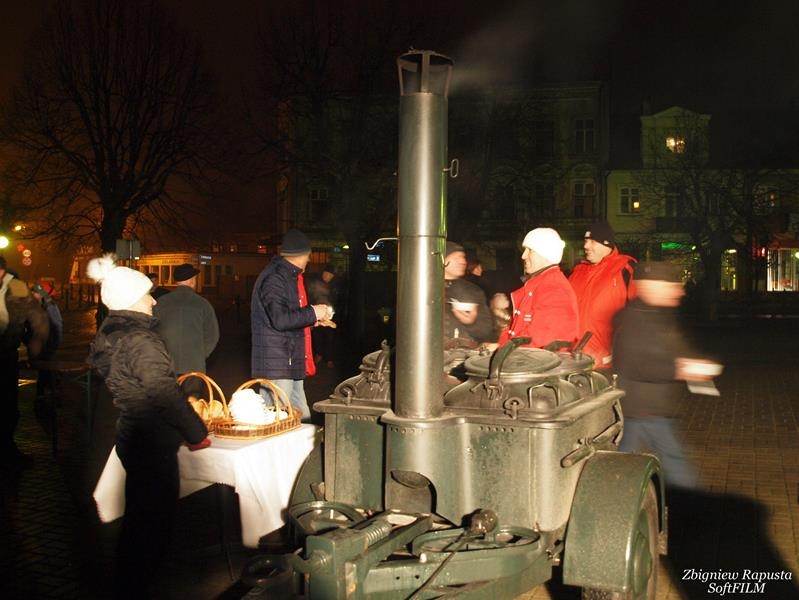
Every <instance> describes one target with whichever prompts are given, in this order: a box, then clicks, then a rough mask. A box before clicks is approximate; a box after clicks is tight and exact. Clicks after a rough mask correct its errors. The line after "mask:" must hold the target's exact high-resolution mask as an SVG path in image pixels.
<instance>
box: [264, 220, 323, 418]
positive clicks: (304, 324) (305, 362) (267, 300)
mask: <svg viewBox="0 0 799 600" xmlns="http://www.w3.org/2000/svg"><path fill="white" fill-rule="evenodd" d="M310 256H311V242H310V240H309V239H308V236H306V235H305V234H304V233H302V232H301V231H298V230H296V229H289V230H288V231H287V232H286V233H285V235H284V236H283V243H282V245H281V248H280V256H276V257H275V258H274V259H273V260H272V262H271V263H269V265H267V266H266V268H265V269H264V270H263V271H261V274H260V275H259V276H258V279H256V281H255V285H254V286H253V290H252V303H251V306H252V308H251V311H252V312H251V315H250V318H251V323H252V376H253V377H254V378H255V377H263V378H266V379H270V380H272V382H273V383H275V384H276V385H277V386H278V387H279V388H280V389H281V390H283V391H284V392H285V393H286V396H287V397H288V398H289V401H290V402H291V403H292V405H293V406H294V407H295V408H296V409H297V410H299V411H300V413H301V415H302V419H303V421H308V420H310V417H311V412H310V410H309V408H308V401H307V400H306V398H305V387H304V381H305V377H306V376H311V375H313V374H315V373H316V365H314V360H313V349H312V346H311V327H314V326H316V325H317V324H320V325H329V324H330V319H331V318H332V316H333V310H332V308H331V307H330V306H329V305H326V304H316V305H313V306H311V305H309V304H308V298H307V294H306V291H305V282H304V280H303V275H302V274H303V272H304V271H305V267H306V266H307V265H308V261H309V260H310ZM266 393H267V392H266V390H265V389H262V394H266Z"/></svg>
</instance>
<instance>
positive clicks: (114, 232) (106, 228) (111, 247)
mask: <svg viewBox="0 0 799 600" xmlns="http://www.w3.org/2000/svg"><path fill="white" fill-rule="evenodd" d="M124 230H125V217H124V216H122V215H121V214H120V213H118V212H108V211H106V212H104V214H103V222H102V224H101V226H100V249H101V250H102V252H103V253H106V252H115V251H116V248H117V240H118V239H121V238H122V232H123V231H124ZM107 315H108V308H107V307H106V306H105V304H103V302H102V300H101V298H100V295H98V299H97V312H96V313H95V314H94V320H95V323H96V325H97V329H100V325H102V324H103V320H104V319H105V317H106V316H107Z"/></svg>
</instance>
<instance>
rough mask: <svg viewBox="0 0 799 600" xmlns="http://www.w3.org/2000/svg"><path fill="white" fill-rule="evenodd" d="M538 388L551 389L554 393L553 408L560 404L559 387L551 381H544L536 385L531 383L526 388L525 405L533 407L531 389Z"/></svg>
mask: <svg viewBox="0 0 799 600" xmlns="http://www.w3.org/2000/svg"><path fill="white" fill-rule="evenodd" d="M540 388H547V389H549V390H552V392H553V393H554V394H555V408H557V407H558V406H560V388H558V386H556V385H555V384H553V383H550V382H548V381H545V382H544V383H539V384H538V385H531V386H530V387H529V388H527V405H528V406H529V407H530V408H532V407H533V390H537V389H540Z"/></svg>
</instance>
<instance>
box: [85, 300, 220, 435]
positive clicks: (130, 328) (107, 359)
mask: <svg viewBox="0 0 799 600" xmlns="http://www.w3.org/2000/svg"><path fill="white" fill-rule="evenodd" d="M157 323H158V320H157V319H156V318H155V317H151V316H149V315H146V314H144V313H139V312H134V311H129V310H112V311H110V312H109V313H108V317H106V319H105V320H104V321H103V324H102V326H101V327H100V331H98V332H97V336H96V337H95V338H94V341H93V342H92V345H91V352H90V354H89V358H88V361H87V362H88V363H89V364H90V365H92V367H93V368H94V369H95V370H96V371H97V372H98V373H99V374H100V376H101V377H102V378H103V379H104V380H105V384H106V386H107V387H108V389H109V391H110V392H111V395H112V396H113V399H114V405H115V406H116V407H118V408H119V410H120V415H119V418H118V419H117V445H119V446H125V447H128V448H137V449H138V448H141V449H145V450H148V451H149V450H152V451H158V450H161V451H163V450H176V449H177V447H178V446H179V445H180V444H181V442H183V441H184V440H185V441H187V442H189V443H190V444H196V443H198V442H201V441H202V440H203V439H204V438H205V436H206V435H208V430H207V429H206V428H205V424H204V423H203V422H202V420H201V419H200V417H199V416H197V413H195V412H194V409H192V407H191V406H190V405H189V403H188V401H187V400H186V399H185V398H184V396H183V393H182V392H181V390H180V387H179V386H178V382H177V379H176V378H175V370H174V367H173V365H172V360H171V359H170V358H169V354H167V350H166V346H165V345H164V342H163V340H162V339H161V338H160V337H159V336H158V334H157V333H156V332H155V331H154V329H155V327H156V325H157Z"/></svg>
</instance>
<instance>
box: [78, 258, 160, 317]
mask: <svg viewBox="0 0 799 600" xmlns="http://www.w3.org/2000/svg"><path fill="white" fill-rule="evenodd" d="M115 260H116V257H115V256H114V255H113V254H106V255H105V256H103V257H102V258H93V259H92V260H90V261H89V264H88V265H87V267H86V274H87V275H88V276H89V277H91V278H92V279H94V280H95V281H97V282H98V283H100V284H101V285H100V298H101V299H102V301H103V304H105V305H106V306H107V307H108V308H109V310H126V309H128V308H130V307H131V306H133V305H134V304H136V303H137V302H138V301H139V300H140V299H141V297H142V296H144V295H145V294H147V293H149V292H150V288H152V287H153V282H152V281H150V278H149V277H147V275H145V274H144V273H140V272H139V271H136V270H135V269H129V268H128V267H118V266H116V265H115V264H114V261H115Z"/></svg>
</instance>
